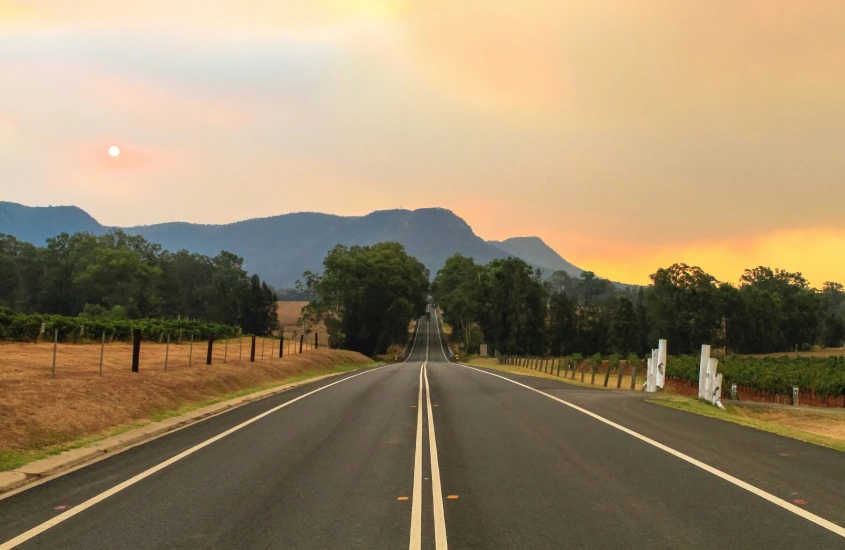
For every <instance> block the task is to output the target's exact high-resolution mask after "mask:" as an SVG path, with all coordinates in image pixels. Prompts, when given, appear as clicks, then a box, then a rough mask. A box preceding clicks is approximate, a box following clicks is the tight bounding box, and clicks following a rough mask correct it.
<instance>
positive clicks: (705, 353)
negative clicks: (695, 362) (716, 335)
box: [698, 344, 710, 399]
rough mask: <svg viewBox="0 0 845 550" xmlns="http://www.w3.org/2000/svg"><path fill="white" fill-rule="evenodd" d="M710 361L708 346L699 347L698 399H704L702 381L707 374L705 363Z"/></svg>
mask: <svg viewBox="0 0 845 550" xmlns="http://www.w3.org/2000/svg"><path fill="white" fill-rule="evenodd" d="M709 361H710V344H703V345H702V346H701V363H700V364H699V366H698V398H699V399H704V396H705V395H706V394H705V393H704V380H705V377H704V376H705V373H706V372H707V363H708V362H709Z"/></svg>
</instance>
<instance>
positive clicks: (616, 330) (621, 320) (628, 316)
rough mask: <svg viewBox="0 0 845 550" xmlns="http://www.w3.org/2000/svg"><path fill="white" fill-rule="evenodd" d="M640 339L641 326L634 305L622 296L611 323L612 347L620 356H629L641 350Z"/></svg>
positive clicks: (618, 300)
mask: <svg viewBox="0 0 845 550" xmlns="http://www.w3.org/2000/svg"><path fill="white" fill-rule="evenodd" d="M639 338H640V324H639V323H638V322H637V314H636V312H635V311H634V304H633V303H631V300H630V299H629V298H628V297H627V296H620V297H619V298H618V299H617V305H616V310H615V311H614V312H613V318H612V319H611V321H610V347H611V348H612V349H613V350H614V352H616V353H618V354H621V355H628V353H630V352H632V351H635V350H636V349H638V348H639Z"/></svg>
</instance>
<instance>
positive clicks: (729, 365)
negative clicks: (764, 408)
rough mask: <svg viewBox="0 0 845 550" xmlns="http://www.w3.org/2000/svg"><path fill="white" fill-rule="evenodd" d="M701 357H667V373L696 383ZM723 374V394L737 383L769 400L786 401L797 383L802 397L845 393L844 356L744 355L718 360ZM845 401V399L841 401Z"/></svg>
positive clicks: (687, 381) (829, 397)
mask: <svg viewBox="0 0 845 550" xmlns="http://www.w3.org/2000/svg"><path fill="white" fill-rule="evenodd" d="M699 362H700V359H699V357H697V356H692V355H682V356H673V357H669V358H668V363H667V365H666V376H667V377H669V378H670V379H673V380H678V381H681V382H685V383H687V384H690V385H693V384H695V383H697V382H698V374H699V372H698V371H699ZM719 372H721V373H722V375H723V376H724V382H723V387H722V393H723V396H727V395H729V394H730V387H731V385H732V384H736V385H737V388H738V389H739V390H741V391H745V392H748V393H751V394H753V395H755V396H757V397H760V398H764V399H768V400H771V401H776V400H779V399H778V398H781V399H783V400H786V401H788V400H789V397H790V396H791V395H792V388H793V387H794V386H798V387H799V388H800V391H801V395H802V396H803V397H806V398H809V399H814V400H815V399H819V400H821V401H823V402H825V403H826V404H829V401H830V399H831V398H833V399H834V400H836V399H838V398H839V397H840V396H845V357H842V356H839V357H745V356H728V357H722V358H720V359H719ZM843 403H845V401H843Z"/></svg>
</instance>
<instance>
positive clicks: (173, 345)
mask: <svg viewBox="0 0 845 550" xmlns="http://www.w3.org/2000/svg"><path fill="white" fill-rule="evenodd" d="M52 336H53V337H52V338H45V339H44V340H43V341H39V340H36V341H35V342H3V343H0V376H4V375H7V376H10V377H14V375H15V373H17V374H20V373H21V372H27V373H33V372H40V373H43V374H44V375H46V376H49V377H51V378H58V377H61V376H63V375H70V374H73V375H80V374H85V375H99V376H103V375H104V374H108V373H109V372H115V371H127V370H131V371H135V372H140V371H142V370H156V371H171V370H180V369H185V368H193V367H200V366H214V365H227V364H232V365H246V366H248V365H249V363H251V362H252V363H255V362H266V361H280V360H284V358H285V357H288V356H292V355H298V354H302V353H308V352H310V351H312V350H315V349H321V348H327V347H328V343H329V342H328V339H327V338H326V337H325V335H324V337H323V338H322V339H321V338H320V336H319V333H312V334H309V335H305V334H301V335H299V336H297V337H296V338H295V339H294V337H293V335H292V334H291V335H289V337H288V338H284V339H282V338H279V336H267V337H263V336H251V335H243V336H236V337H232V338H223V339H220V340H215V339H214V337H213V336H210V337H207V338H204V339H198V338H196V337H195V335H194V334H182V335H180V337H177V338H173V337H171V336H170V335H166V336H162V338H160V339H159V340H158V341H157V340H156V339H141V338H138V337H137V336H136V338H135V339H134V340H133V341H130V342H126V341H110V339H109V335H108V334H107V333H106V332H105V331H103V332H101V334H100V335H99V337H98V338H96V339H91V340H87V339H86V340H85V341H82V342H75V343H72V342H68V341H60V338H59V336H58V335H57V334H55V332H54V334H53V335H52ZM89 336H90V335H89ZM321 340H322V341H321Z"/></svg>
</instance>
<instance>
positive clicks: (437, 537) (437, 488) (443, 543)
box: [423, 361, 449, 550]
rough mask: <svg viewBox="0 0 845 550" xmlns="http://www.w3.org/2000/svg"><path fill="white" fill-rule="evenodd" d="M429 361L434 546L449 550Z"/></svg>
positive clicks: (427, 387) (428, 400) (427, 403)
mask: <svg viewBox="0 0 845 550" xmlns="http://www.w3.org/2000/svg"><path fill="white" fill-rule="evenodd" d="M427 367H428V361H426V363H425V366H424V367H423V370H424V373H425V374H424V376H425V399H426V405H427V408H428V450H429V453H430V456H431V495H432V502H433V505H434V547H435V549H436V550H447V548H449V544H448V542H447V539H446V516H445V515H444V513H443V488H442V486H441V484H440V462H439V461H438V459H437V438H436V437H435V435H434V416H433V414H432V410H433V409H432V407H431V389H430V388H429V385H428V368H427Z"/></svg>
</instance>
